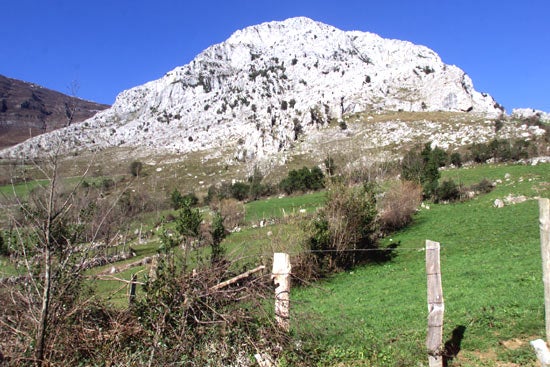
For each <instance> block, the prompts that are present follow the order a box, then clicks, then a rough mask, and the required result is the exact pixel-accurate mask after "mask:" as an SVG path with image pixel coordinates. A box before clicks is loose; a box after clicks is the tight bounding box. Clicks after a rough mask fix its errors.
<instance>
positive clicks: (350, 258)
mask: <svg viewBox="0 0 550 367" xmlns="http://www.w3.org/2000/svg"><path fill="white" fill-rule="evenodd" d="M376 217H377V209H376V199H375V193H374V188H373V186H372V185H371V184H369V183H367V184H364V185H361V186H348V185H347V184H345V183H343V182H334V183H331V184H330V186H329V187H328V191H327V201H326V204H325V206H324V207H323V208H322V209H321V210H320V211H319V212H318V213H317V216H316V217H315V218H314V219H313V220H312V221H311V223H310V225H309V230H310V233H311V235H310V237H309V239H308V241H307V242H308V247H309V249H310V250H311V251H312V252H313V254H314V255H315V256H316V258H317V260H318V264H319V272H320V273H321V274H324V273H330V272H333V271H336V270H339V269H348V268H350V267H352V266H354V265H356V264H358V263H361V262H363V261H365V260H367V259H369V257H370V255H373V254H374V253H370V252H369V251H361V250H374V249H377V248H378V242H377V240H376V233H377V229H378V228H377V222H376ZM358 250H359V251H358Z"/></svg>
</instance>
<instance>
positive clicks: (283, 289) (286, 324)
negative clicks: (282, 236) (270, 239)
mask: <svg viewBox="0 0 550 367" xmlns="http://www.w3.org/2000/svg"><path fill="white" fill-rule="evenodd" d="M290 269H291V265H290V255H289V254H286V253H282V252H276V253H274V254H273V271H272V275H271V278H272V279H273V282H274V283H275V286H276V288H275V319H276V321H277V324H278V325H279V327H280V328H281V329H283V330H284V331H289V330H290Z"/></svg>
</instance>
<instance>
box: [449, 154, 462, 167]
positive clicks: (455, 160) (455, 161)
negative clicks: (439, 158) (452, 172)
mask: <svg viewBox="0 0 550 367" xmlns="http://www.w3.org/2000/svg"><path fill="white" fill-rule="evenodd" d="M450 161H451V164H452V165H453V166H455V167H462V156H461V155H460V153H459V152H454V153H452V154H451V156H450Z"/></svg>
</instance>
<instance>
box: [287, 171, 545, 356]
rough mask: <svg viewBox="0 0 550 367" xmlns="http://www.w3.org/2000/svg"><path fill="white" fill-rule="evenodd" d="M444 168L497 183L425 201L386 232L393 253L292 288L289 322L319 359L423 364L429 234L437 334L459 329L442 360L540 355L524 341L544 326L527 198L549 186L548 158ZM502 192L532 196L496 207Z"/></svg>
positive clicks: (536, 243) (447, 336) (466, 179)
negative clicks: (405, 224) (434, 244)
mask: <svg viewBox="0 0 550 367" xmlns="http://www.w3.org/2000/svg"><path fill="white" fill-rule="evenodd" d="M507 173H508V174H509V179H508V180H506V179H505V176H506V174H507ZM444 176H447V177H453V178H456V177H460V179H461V181H462V182H463V183H465V184H470V183H474V182H479V181H480V180H481V179H482V178H488V179H491V180H502V183H501V184H498V185H497V187H496V188H495V190H494V191H493V192H491V193H490V194H487V195H483V196H480V197H477V198H475V199H473V200H471V201H468V202H464V203H458V204H447V205H444V204H430V205H429V209H426V208H425V209H422V210H421V211H420V212H419V213H418V214H417V215H416V217H415V220H414V223H413V225H412V226H410V227H409V228H407V229H406V230H403V231H401V232H399V233H395V234H393V235H391V236H390V237H388V238H384V239H383V242H384V243H389V242H398V243H400V245H399V247H398V251H397V256H396V257H395V258H394V259H393V260H392V261H391V262H388V263H385V264H379V265H370V266H364V267H360V268H357V269H354V270H353V271H350V272H346V273H341V274H338V275H336V276H334V277H332V278H330V279H327V280H325V281H322V282H319V283H317V284H315V285H313V286H311V287H302V288H298V289H295V290H294V291H293V293H292V300H293V304H292V305H293V316H294V319H295V322H294V323H293V325H294V332H295V333H296V335H297V337H299V338H302V339H303V340H304V344H305V345H310V346H311V348H312V350H313V351H314V352H316V353H319V354H320V355H321V356H322V359H323V362H322V363H321V365H339V366H416V365H425V364H427V357H426V354H425V338H426V329H427V323H426V318H427V304H426V274H425V252H424V251H423V247H424V244H425V240H426V239H431V240H433V241H438V242H440V243H441V272H442V282H443V294H444V298H445V324H444V340H445V341H450V340H451V338H452V335H453V331H454V330H456V331H455V333H456V332H458V331H463V338H462V340H460V343H459V346H460V348H459V349H460V351H459V352H458V354H457V356H456V357H455V358H454V360H452V361H449V365H450V366H529V365H532V366H535V365H537V364H536V363H535V361H536V359H535V356H534V352H533V351H532V350H531V348H530V346H529V344H528V342H529V341H530V340H533V339H536V338H541V337H543V336H544V298H543V285H542V281H541V276H542V275H541V274H542V271H541V257H540V240H539V226H538V202H537V200H535V199H534V198H535V197H536V196H540V195H541V196H544V197H548V196H549V194H550V185H549V183H550V165H548V164H544V165H538V166H521V165H513V166H512V165H510V166H488V167H487V166H479V167H474V168H469V169H460V170H450V171H446V172H445V173H444ZM509 194H513V195H526V196H528V197H529V200H527V201H526V202H523V203H520V204H514V205H506V206H505V207H504V208H500V209H497V208H495V207H493V201H494V200H495V199H496V198H501V199H503V198H504V197H506V196H508V195H509ZM456 344H457V343H455V345H456Z"/></svg>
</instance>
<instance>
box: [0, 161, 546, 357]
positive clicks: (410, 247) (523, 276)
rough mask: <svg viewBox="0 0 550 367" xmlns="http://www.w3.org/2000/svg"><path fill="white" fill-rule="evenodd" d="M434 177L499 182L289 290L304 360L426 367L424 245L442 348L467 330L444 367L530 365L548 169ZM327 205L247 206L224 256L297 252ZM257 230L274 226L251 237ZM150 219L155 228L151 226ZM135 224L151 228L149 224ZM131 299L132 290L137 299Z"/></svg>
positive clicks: (539, 321)
mask: <svg viewBox="0 0 550 367" xmlns="http://www.w3.org/2000/svg"><path fill="white" fill-rule="evenodd" d="M506 174H508V175H506ZM442 176H443V178H452V179H453V180H455V181H456V182H459V183H462V184H464V185H466V186H467V185H471V184H474V183H477V182H479V181H480V180H481V179H483V178H487V179H489V180H491V181H497V180H500V181H499V182H500V183H498V184H497V186H496V187H495V189H494V190H493V191H492V192H491V193H489V194H486V195H483V196H479V197H476V198H474V199H473V200H470V201H467V202H464V203H457V204H447V205H445V204H429V209H427V208H423V209H421V210H420V211H419V212H418V213H417V214H416V216H415V218H414V223H413V224H412V225H411V226H410V227H409V228H407V229H405V230H402V231H400V232H398V233H394V234H392V235H391V236H389V237H386V238H383V239H381V242H382V244H383V245H387V244H389V243H395V242H398V243H399V244H400V245H399V247H398V250H397V256H396V257H395V258H394V259H393V260H392V261H390V262H387V263H384V264H374V265H366V266H362V267H358V268H356V269H354V270H353V271H348V272H345V273H340V274H337V275H335V276H333V277H331V278H329V279H325V280H323V281H320V282H316V283H314V284H312V285H310V286H307V287H306V286H303V287H295V288H294V289H293V290H292V294H291V300H292V319H291V324H292V335H293V336H294V337H295V338H296V339H297V340H300V345H301V346H302V348H304V350H305V351H306V352H307V353H310V354H314V355H316V356H317V357H318V360H319V361H320V362H319V364H318V365H319V366H340V367H344V366H423V365H427V357H426V353H425V346H424V345H425V338H426V329H427V325H426V320H427V305H426V274H425V252H424V251H423V247H424V244H425V240H426V239H431V240H434V241H438V242H440V243H441V249H442V250H441V270H442V278H443V293H444V297H445V325H444V341H447V340H449V339H450V337H451V335H452V333H453V330H455V329H457V328H459V327H463V328H464V337H463V339H462V340H461V344H460V352H459V353H458V355H457V356H456V358H455V359H454V360H453V361H450V362H449V366H461V367H473V366H506V367H513V366H535V365H537V364H536V363H535V358H534V353H533V352H532V351H531V349H530V347H529V345H528V342H529V341H530V340H533V339H536V338H541V337H543V336H544V303H543V285H542V281H541V258H540V242H539V227H538V202H537V200H536V198H537V197H539V196H542V197H550V164H539V165H537V166H528V165H484V166H474V167H468V168H462V169H452V170H445V171H443V172H442ZM506 177H508V178H506ZM21 190H23V189H21ZM509 195H514V196H519V195H525V196H526V197H527V198H528V200H527V201H525V202H523V203H519V204H513V205H512V204H510V205H506V206H505V207H504V208H500V209H497V208H495V207H493V202H494V200H495V199H497V198H498V199H504V198H506V197H507V196H509ZM324 199H325V194H324V193H322V192H319V193H313V194H308V195H303V196H290V197H283V198H276V197H275V198H270V199H266V200H261V201H255V202H251V203H248V204H246V217H245V221H246V222H247V223H248V225H246V226H244V227H243V228H242V231H240V232H236V233H232V234H231V235H230V236H229V237H227V238H226V240H225V241H224V247H225V248H226V251H227V255H228V256H229V257H231V258H233V259H240V264H241V265H242V267H243V268H247V267H248V268H249V266H252V265H254V264H258V263H266V264H267V263H269V259H270V257H271V256H272V253H273V252H275V251H288V252H291V253H295V252H297V251H300V249H301V246H302V244H303V236H304V234H303V231H302V227H301V222H302V220H303V219H304V218H305V216H307V215H308V214H310V213H312V212H314V211H315V210H316V209H317V208H318V207H320V206H322V205H323V202H324ZM300 209H305V213H301V212H300ZM157 217H158V216H157ZM261 219H270V220H274V223H275V224H272V225H268V226H266V227H263V228H260V227H253V226H252V224H254V225H256V224H258V222H259V221H260V220H261ZM157 220H158V218H156V219H155V220H151V221H150V224H151V226H152V223H153V222H156V221H157ZM143 223H149V222H147V218H145V219H143ZM145 229H146V228H145V226H144V230H145ZM154 241H157V238H156V237H154ZM133 248H134V249H135V250H136V252H137V253H138V257H137V258H133V259H132V260H129V261H135V260H136V259H138V258H142V257H145V256H150V255H152V254H154V253H156V250H157V248H158V242H154V243H148V244H144V245H135V246H133ZM207 252H208V250H206V253H205V254H204V255H205V256H207V255H208V253H207ZM120 264H122V263H117V264H116V265H120ZM0 266H1V268H2V273H3V274H12V273H14V272H15V270H14V269H12V268H11V267H10V265H9V264H8V263H7V262H5V261H4V259H2V263H0ZM109 267H110V265H109V266H106V267H103V268H97V269H94V270H93V271H90V272H89V275H94V274H97V273H98V272H100V271H104V270H106V269H108V268H109ZM146 272H147V267H145V266H138V267H135V268H131V269H128V270H126V271H124V272H121V273H118V274H115V276H116V277H118V278H121V279H126V280H129V279H130V277H131V276H132V274H135V273H139V275H138V276H139V280H143V279H144V276H145V274H146ZM94 286H95V287H96V291H97V293H98V294H99V296H100V297H102V298H104V299H108V300H109V301H111V302H112V304H113V305H115V306H117V307H125V306H126V305H127V294H126V292H127V289H126V288H125V287H124V284H123V283H121V282H118V281H116V280H97V281H95V282H94ZM139 292H140V288H138V297H139ZM281 365H282V366H284V365H285V361H282V364H281ZM287 365H291V363H290V362H289V364H287Z"/></svg>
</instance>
